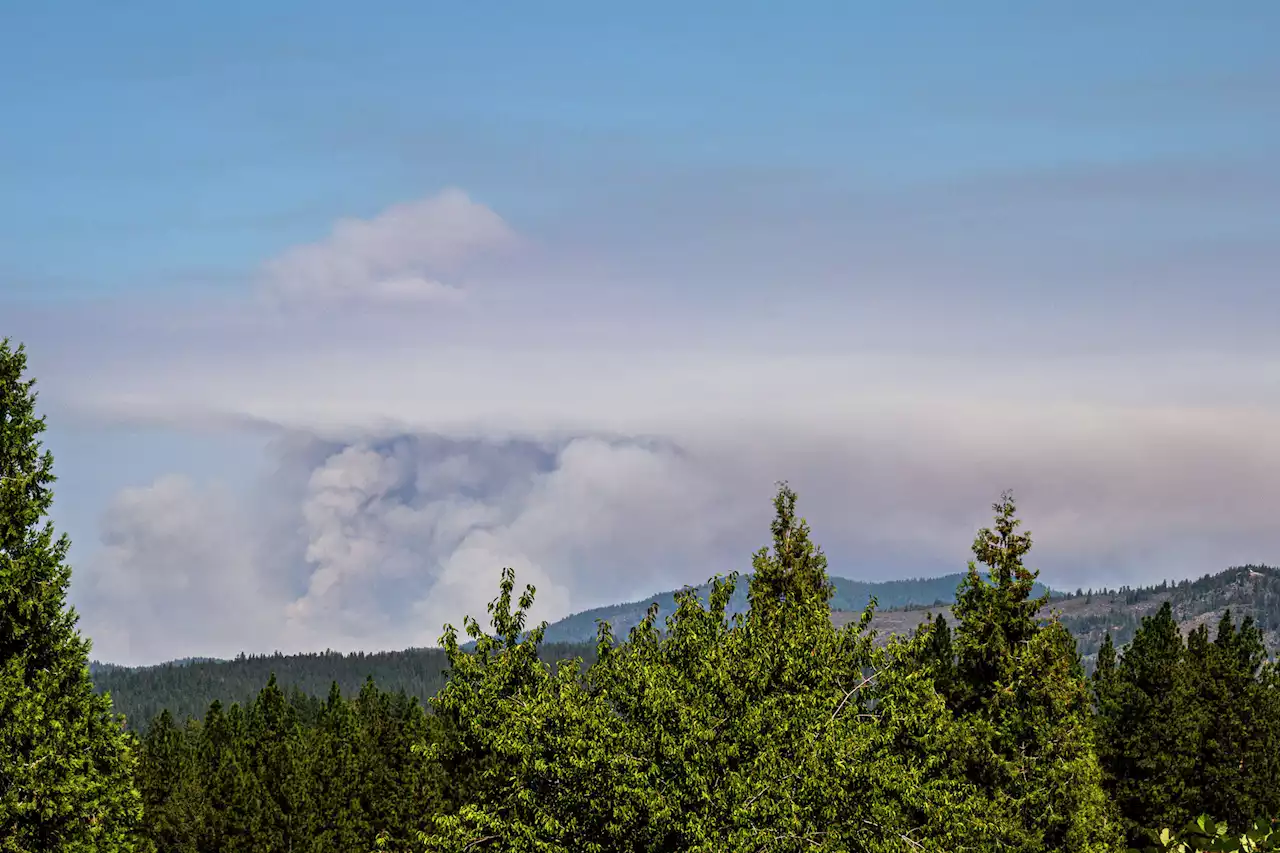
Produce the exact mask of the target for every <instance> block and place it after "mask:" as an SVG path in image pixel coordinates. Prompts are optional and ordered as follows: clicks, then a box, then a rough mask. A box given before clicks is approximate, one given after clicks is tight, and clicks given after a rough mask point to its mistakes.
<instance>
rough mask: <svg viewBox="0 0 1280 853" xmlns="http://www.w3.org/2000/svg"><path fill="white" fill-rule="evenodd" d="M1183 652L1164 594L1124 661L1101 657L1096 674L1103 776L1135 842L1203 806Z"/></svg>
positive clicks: (1179, 823)
mask: <svg viewBox="0 0 1280 853" xmlns="http://www.w3.org/2000/svg"><path fill="white" fill-rule="evenodd" d="M1112 657H1113V658H1114V652H1113V653H1112ZM1185 658H1186V649H1185V647H1184V644H1183V640H1182V634H1181V633H1180V631H1179V629H1178V623H1177V622H1176V621H1175V620H1174V618H1173V609H1172V607H1171V606H1170V605H1169V603H1168V602H1165V603H1164V605H1163V606H1162V607H1161V608H1160V610H1159V611H1158V612H1157V613H1156V614H1155V615H1154V616H1148V617H1145V618H1144V619H1143V620H1142V623H1141V624H1140V625H1139V627H1138V630H1137V632H1136V633H1135V634H1134V637H1133V641H1132V642H1131V643H1130V644H1129V646H1128V647H1127V648H1126V649H1125V653H1124V655H1123V657H1122V658H1121V659H1120V661H1119V663H1118V665H1114V664H1108V665H1106V666H1104V665H1103V664H1102V663H1101V661H1100V664H1099V670H1098V672H1097V673H1095V675H1094V689H1095V694H1096V695H1097V696H1098V697H1099V703H1098V709H1097V712H1098V730H1099V736H1100V740H1101V746H1100V749H1099V752H1100V754H1101V756H1102V760H1103V770H1104V779H1105V784H1106V786H1107V789H1108V790H1109V791H1110V793H1111V796H1112V798H1113V800H1114V802H1115V803H1116V805H1117V808H1118V809H1119V811H1120V814H1121V818H1122V821H1123V823H1124V827H1125V833H1126V835H1127V837H1128V841H1129V844H1130V845H1131V846H1139V845H1140V844H1144V843H1146V842H1147V841H1148V840H1149V839H1148V837H1147V834H1148V833H1149V832H1150V831H1151V830H1153V829H1156V828H1160V827H1167V826H1178V827H1180V826H1182V825H1183V824H1185V823H1186V822H1187V821H1188V820H1190V819H1191V818H1192V817H1194V816H1195V814H1197V813H1198V812H1196V811H1195V808H1196V805H1195V804H1196V803H1197V801H1198V797H1199V792H1198V791H1197V790H1196V786H1195V785H1194V782H1193V779H1192V773H1191V771H1192V767H1193V765H1194V760H1195V759H1194V756H1195V752H1196V740H1197V731H1196V725H1195V723H1194V720H1193V718H1192V713H1193V710H1192V701H1191V695H1190V692H1189V690H1190V687H1191V684H1190V682H1189V681H1188V679H1187V677H1186V673H1185V668H1184V661H1185ZM1108 669H1110V670H1111V672H1110V673H1108V672H1107V670H1108Z"/></svg>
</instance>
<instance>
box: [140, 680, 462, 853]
mask: <svg viewBox="0 0 1280 853" xmlns="http://www.w3.org/2000/svg"><path fill="white" fill-rule="evenodd" d="M439 736H440V734H439V727H438V725H437V724H436V723H434V722H433V721H431V720H430V719H429V718H428V717H427V715H426V713H425V712H424V709H423V708H422V706H421V705H420V704H419V703H418V702H416V701H415V700H413V699H411V698H409V697H406V696H405V695H404V694H400V693H396V694H393V693H387V692H383V691H380V690H378V689H377V688H375V687H374V686H373V684H372V683H371V682H369V683H366V684H365V686H364V687H363V688H362V689H361V691H360V694H359V695H358V696H357V697H356V698H354V699H350V700H348V699H345V698H343V696H342V693H341V691H340V690H339V689H338V687H337V685H336V684H334V685H333V686H332V687H331V689H330V692H329V696H328V698H327V700H325V701H324V702H320V703H317V702H315V701H314V700H312V699H310V697H305V696H302V695H301V694H293V695H286V694H285V692H284V691H283V690H281V689H280V688H279V685H278V684H277V683H276V682H275V680H274V679H272V680H269V681H268V683H267V685H266V687H265V688H263V689H262V690H261V691H260V692H259V693H258V695H257V696H256V697H255V698H254V700H253V702H252V703H250V704H249V705H248V706H247V707H242V706H240V705H238V704H236V705H232V706H230V708H226V709H224V707H223V705H222V704H221V703H220V702H216V701H215V702H214V703H213V704H212V705H211V706H210V707H209V710H208V713H207V714H206V715H205V719H204V721H203V723H196V722H191V723H189V724H188V725H186V726H184V727H178V726H176V725H175V724H174V722H173V717H172V715H170V714H168V713H163V714H161V715H160V716H159V717H157V718H156V719H155V720H154V721H153V722H152V724H151V726H150V727H149V728H148V730H147V732H146V735H145V736H144V738H143V740H142V747H141V760H140V762H139V769H138V783H139V787H140V788H141V790H142V793H143V797H144V800H145V805H146V809H145V812H144V816H143V822H142V827H141V836H142V838H143V839H144V840H145V842H146V843H145V844H144V846H145V847H146V848H147V849H150V850H154V851H156V853H221V851H227V852H228V853H230V851H243V850H254V851H263V853H275V851H279V853H289V851H293V853H304V851H309V853H329V851H335V850H352V851H368V850H372V849H373V848H374V846H375V844H376V843H377V841H378V839H379V838H382V839H383V840H384V842H385V843H387V844H390V845H391V847H390V848H388V849H407V848H408V846H409V845H410V844H412V843H413V842H414V840H415V839H416V837H417V835H418V833H420V832H421V831H422V830H423V829H425V828H426V826H427V817H426V816H425V815H424V814H423V812H424V811H425V812H426V813H427V814H434V813H437V812H440V811H443V810H444V809H445V808H446V806H445V805H444V803H445V792H444V789H445V788H446V786H447V785H448V784H449V781H448V780H447V779H446V778H445V777H444V776H443V774H442V773H441V772H440V768H439V767H436V766H431V765H428V764H427V763H426V762H424V761H422V760H421V758H420V757H418V756H415V755H414V754H413V746H414V745H415V744H419V743H422V742H423V741H431V740H434V739H436V738H438V737H439Z"/></svg>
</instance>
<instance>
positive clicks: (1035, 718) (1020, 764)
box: [951, 492, 1118, 853]
mask: <svg viewBox="0 0 1280 853" xmlns="http://www.w3.org/2000/svg"><path fill="white" fill-rule="evenodd" d="M992 508H993V509H994V510H995V512H996V522H995V529H994V530H992V529H988V528H984V529H982V530H980V531H979V532H978V535H977V537H976V539H975V540H974V543H973V553H974V556H975V557H976V561H975V562H970V563H969V572H968V576H967V577H966V579H965V580H964V581H963V582H962V584H961V586H960V590H959V593H958V595H957V600H956V606H955V609H954V612H955V615H956V617H957V619H958V620H959V625H958V626H957V629H956V631H955V638H954V647H955V653H956V668H955V687H954V690H953V691H952V699H951V702H952V705H953V707H954V708H955V710H956V712H957V715H958V719H959V721H960V722H961V723H963V724H966V725H968V726H969V727H970V732H971V737H972V744H971V750H970V757H969V759H968V761H967V775H968V776H969V778H970V779H971V780H972V781H974V782H975V783H976V784H977V785H979V786H980V788H981V789H983V790H985V791H987V792H989V794H990V796H991V797H992V799H993V803H994V805H995V808H996V809H997V811H998V813H1000V814H1003V815H1007V816H1009V817H1010V818H1011V819H1012V820H1013V821H1014V822H1015V829H1014V830H1013V831H1012V832H1011V833H1010V834H1009V835H1008V836H1007V837H1006V838H1004V839H1002V841H1001V842H1000V843H1004V844H1006V845H1008V846H1009V847H1011V848H1012V849H1018V850H1023V851H1028V853H1030V851H1081V853H1084V851H1096V850H1103V849H1110V848H1112V847H1113V846H1114V845H1115V844H1116V842H1117V841H1118V827H1117V826H1116V824H1115V822H1114V820H1113V817H1112V812H1111V809H1110V805H1109V803H1108V802H1107V799H1106V796H1105V794H1104V793H1103V789H1102V785H1101V776H1102V774H1101V770H1100V768H1099V765H1098V759H1097V755H1096V753H1095V751H1094V743H1093V740H1094V739H1093V727H1092V724H1091V719H1090V696H1089V691H1088V687H1087V685H1086V684H1085V681H1084V671H1083V668H1082V666H1081V664H1080V657H1079V654H1078V652H1077V650H1076V647H1075V641H1074V640H1073V639H1072V637H1071V635H1070V634H1069V633H1068V632H1067V630H1066V629H1065V628H1064V627H1063V626H1062V625H1061V624H1060V623H1058V622H1057V621H1056V620H1053V621H1050V622H1049V623H1048V624H1047V625H1043V624H1041V623H1040V621H1039V619H1038V618H1037V614H1038V612H1039V610H1040V608H1041V607H1042V606H1043V604H1044V603H1045V598H1043V597H1042V598H1034V599H1033V598H1032V597H1031V593H1032V591H1033V589H1034V586H1035V579H1036V572H1034V571H1032V570H1030V569H1028V568H1027V567H1026V566H1025V565H1024V563H1023V557H1024V556H1025V555H1026V554H1027V552H1028V551H1029V550H1030V548H1031V536H1030V535H1029V534H1026V533H1019V532H1018V527H1019V525H1020V522H1019V520H1018V518H1017V516H1016V506H1015V503H1014V500H1013V497H1012V496H1011V495H1010V494H1009V493H1007V492H1006V493H1005V494H1004V495H1002V496H1001V499H1000V501H999V502H998V503H996V504H994V505H993V507H992ZM978 563H982V564H983V565H985V566H987V567H988V569H989V576H990V581H989V582H988V581H986V580H984V578H983V576H982V573H981V572H979V570H978V568H977V564H978ZM993 846H998V844H993Z"/></svg>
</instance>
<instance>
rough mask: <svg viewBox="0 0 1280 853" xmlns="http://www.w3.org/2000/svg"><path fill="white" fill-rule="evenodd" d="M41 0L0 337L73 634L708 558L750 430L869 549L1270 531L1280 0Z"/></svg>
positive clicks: (1065, 560) (25, 18)
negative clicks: (18, 387)
mask: <svg viewBox="0 0 1280 853" xmlns="http://www.w3.org/2000/svg"><path fill="white" fill-rule="evenodd" d="M24 6H25V7H24V8H20V9H7V10H5V11H4V12H2V13H0V81H3V82H0V108H2V109H3V121H2V122H0V124H2V126H3V128H4V131H3V132H0V186H3V187H4V193H3V194H2V195H0V327H3V328H0V334H8V335H12V336H14V337H17V338H19V339H21V340H25V341H27V342H28V343H29V345H30V347H31V358H32V364H33V367H34V368H35V369H36V370H37V372H38V375H39V376H40V377H41V383H42V388H43V393H44V396H43V397H42V400H43V402H44V404H45V406H46V408H47V409H48V411H49V412H50V415H51V418H52V429H51V433H50V444H51V446H52V447H53V449H54V450H55V452H56V453H57V454H58V460H59V466H60V472H61V478H62V489H61V491H60V492H59V508H58V513H59V520H60V522H61V523H62V524H63V525H64V526H65V527H66V528H67V529H68V531H69V532H70V533H71V535H72V537H73V539H74V540H75V542H76V545H75V552H74V554H75V559H76V581H75V583H74V585H73V599H74V600H75V601H76V603H77V605H78V606H79V607H80V609H81V610H82V612H83V614H84V625H85V628H86V630H87V631H88V632H89V633H90V634H91V635H92V636H93V637H94V638H95V642H97V644H98V649H99V652H100V653H101V654H102V656H104V657H109V658H112V659H116V660H121V661H131V660H153V659H161V658H168V657H176V656H179V655H185V654H222V653H233V652H234V651H238V650H239V649H240V648H242V647H248V648H249V649H250V650H255V649H258V650H263V649H269V648H277V647H281V648H309V647H318V646H324V645H332V646H334V647H335V648H336V647H357V646H359V647H375V646H388V645H390V646H404V645H410V644H423V643H426V642H431V641H433V640H434V638H435V637H436V636H437V635H438V633H439V625H440V623H441V622H442V621H444V620H445V619H449V620H452V621H454V622H457V621H458V619H459V618H460V615H461V612H462V611H464V610H470V611H475V610H476V609H477V607H478V606H482V605H483V602H484V601H486V600H487V598H488V597H489V595H490V594H491V588H492V587H493V586H494V583H496V580H495V579H496V572H497V570H498V569H499V568H500V567H501V566H500V564H499V563H500V562H501V561H509V562H511V563H514V564H517V569H518V570H521V571H522V572H524V573H525V576H528V577H530V578H532V579H537V580H539V582H540V589H544V588H545V589H546V590H547V592H546V594H545V595H544V602H545V607H546V615H548V616H551V617H554V616H556V615H563V613H564V612H568V611H569V610H576V609H582V608H584V607H588V606H593V605H595V604H599V603H604V602H607V601H611V600H614V599H616V598H618V597H620V596H635V595H641V594H645V593H647V592H650V591H654V590H656V589H660V588H666V587H670V586H673V585H677V584H679V583H685V582H696V581H698V580H701V579H703V578H704V577H705V576H706V575H708V574H710V573H711V572H712V571H715V570H723V569H725V568H735V567H741V564H742V563H743V560H744V559H745V555H746V554H748V553H749V551H750V550H751V548H752V547H754V546H755V545H756V544H757V540H759V539H761V538H762V534H763V532H764V530H765V528H764V526H763V524H764V521H765V519H766V516H767V510H768V497H769V490H770V485H769V484H770V483H772V482H773V481H774V480H776V479H778V478H780V477H789V478H791V479H793V480H795V481H796V484H797V486H798V487H799V489H800V492H801V500H802V501H806V500H807V501H808V503H809V505H810V510H809V511H810V513H811V515H812V517H813V520H814V522H815V526H816V527H817V529H818V533H819V538H820V540H821V541H825V542H827V543H828V550H829V551H831V552H832V555H833V562H834V563H836V564H837V565H839V566H842V567H843V569H844V573H846V574H849V575H851V576H865V577H890V576H894V575H897V574H903V573H905V574H911V575H918V574H921V573H923V572H924V571H932V570H934V569H937V570H939V571H942V570H953V569H957V568H960V567H962V566H963V561H964V559H965V556H966V553H965V552H966V548H967V543H968V541H969V540H970V538H971V534H972V529H973V527H974V526H975V525H977V524H980V523H981V522H982V520H983V518H984V515H985V513H984V508H985V506H986V504H987V503H989V501H990V500H991V499H993V498H994V497H995V495H997V494H998V493H999V491H1000V489H1002V488H1004V487H1006V486H1013V487H1015V488H1018V489H1020V490H1022V492H1024V493H1025V495H1026V512H1027V514H1028V518H1029V522H1030V523H1031V525H1032V528H1033V530H1038V531H1043V532H1042V533H1041V534H1040V537H1039V541H1042V542H1043V546H1042V550H1041V551H1040V553H1041V554H1042V555H1043V556H1042V565H1043V567H1044V569H1045V572H1046V577H1047V578H1048V579H1049V580H1051V581H1053V580H1057V581H1059V582H1062V583H1065V584H1073V583H1075V582H1080V583H1082V584H1085V585H1087V584H1089V583H1093V584H1099V583H1104V582H1111V581H1115V582H1128V581H1140V580H1145V579H1154V578H1160V577H1165V576H1170V575H1172V576H1178V575H1185V574H1201V573H1203V572H1207V571H1216V570H1218V569H1220V568H1223V567H1225V566H1226V565H1227V564H1229V563H1231V562H1233V561H1244V560H1250V559H1252V560H1258V561H1263V560H1267V559H1269V558H1270V559H1272V560H1273V561H1274V560H1275V559H1278V558H1277V557H1276V556H1275V555H1276V550H1277V549H1278V548H1280V537H1277V536H1276V535H1275V534H1274V533H1273V532H1271V524H1270V521H1269V520H1267V519H1266V518H1265V517H1264V515H1265V514H1263V515H1258V514H1257V513H1258V512H1260V510H1257V508H1258V507H1262V506H1265V505H1267V502H1268V501H1271V500H1274V498H1275V497H1278V496H1280V495H1276V494H1273V490H1274V489H1275V488H1276V487H1274V486H1272V485H1269V484H1270V483H1272V482H1275V481H1276V478H1275V477H1273V476H1271V475H1272V474H1273V473H1280V472H1275V471H1273V470H1272V468H1271V467H1270V466H1271V465H1272V464H1273V462H1275V459H1274V457H1275V451H1274V450H1272V449H1270V448H1269V447H1268V446H1266V442H1265V438H1264V437H1265V436H1266V435H1268V434H1269V432H1270V430H1271V428H1272V425H1273V424H1272V418H1273V417H1274V416H1275V415H1276V411H1275V408H1274V407H1275V404H1276V403H1277V399H1276V379H1277V377H1278V376H1280V372H1277V368H1276V365H1277V364H1280V362H1277V361H1276V346H1275V345H1274V343H1273V342H1272V338H1273V319H1272V318H1274V316H1276V314H1277V311H1280V298H1278V297H1277V293H1278V292H1280V290H1278V289H1277V288H1276V287H1275V281H1276V279H1277V269H1278V268H1280V239H1278V238H1280V157H1278V156H1277V155H1276V153H1275V152H1277V151H1280V110H1276V109H1275V106H1274V105H1275V104H1276V103H1277V102H1280V60H1278V59H1277V56H1276V53H1275V50H1274V33H1276V32H1280V7H1277V6H1276V5H1275V4H1274V3H1266V2H1254V3H1248V2H1241V3H1236V4H1232V6H1231V10H1230V13H1229V14H1228V13H1227V12H1226V11H1224V10H1223V9H1221V8H1218V7H1213V6H1210V5H1206V4H1192V3H1173V2H1171V3H1164V4H1158V5H1157V4H1137V3H1134V4H1101V3H1084V4H1080V3H1076V4H1065V3H1044V4H1034V5H1032V4H1014V3H995V2H971V3H966V4H963V6H960V5H957V4H945V3H903V4H892V5H889V4H856V3H834V2H833V3H817V2H810V3H800V4H780V3H762V2H761V3H742V2H737V3H733V4H729V3H710V2H708V3H700V4H675V3H648V4H643V5H635V6H631V7H629V8H625V9H624V8H622V7H620V6H618V5H617V4H598V3H594V4H592V3H569V2H566V3H558V4H554V6H546V5H536V4H515V3H511V4H493V5H488V6H482V5H477V4H431V3H370V4H364V5H362V6H360V7H358V8H357V7H353V6H351V5H350V4H337V3H324V2H308V3H286V2H273V3H224V4H161V3H151V2H136V3H130V4H117V5H116V6H115V7H111V8H108V7H107V6H104V5H103V4H96V3H80V2H49V3H45V4H24ZM690 6H692V7H693V8H690ZM984 396H985V398H986V403H985V404H983V402H982V401H983V398H984ZM784 401H785V405H784ZM997 408H998V409H999V413H998V414H997V413H995V409H997ZM784 409H785V411H784ZM744 458H750V460H751V462H750V464H747V463H744V462H743V461H742V460H743V459H744ZM531 460H532V461H531ZM431 478H435V479H431ZM477 484H479V485H477ZM335 490H336V492H335ZM477 490H479V491H477ZM743 495H754V497H755V498H756V500H751V499H750V498H749V497H748V498H743V497H742V496H743ZM673 507H677V508H678V513H677V515H678V517H700V518H703V519H704V521H703V523H702V525H701V527H702V528H703V529H701V530H699V531H698V532H696V533H695V532H690V533H687V534H680V535H675V534H671V533H670V532H669V531H670V529H671V528H670V525H668V524H667V521H669V519H667V517H666V516H665V515H664V513H665V512H677V510H676V509H673ZM1135 507H1136V508H1135ZM1122 511H1123V512H1124V513H1127V514H1129V516H1130V517H1128V518H1126V519H1123V520H1119V519H1117V518H1116V516H1117V514H1119V513H1121V512H1122ZM694 513H699V514H700V515H694ZM1255 516H1256V517H1255ZM552 518H554V519H557V520H556V521H555V523H552V522H551V521H550V520H549V519H552ZM566 518H570V519H572V518H578V519H579V520H578V521H576V522H574V521H566V520H565V519H566ZM587 519H592V521H591V523H590V524H589V525H588V524H587ZM219 525H221V526H219ZM273 525H274V526H273ZM824 525H825V527H826V531H827V533H826V536H825V537H824V536H823V532H824ZM588 528H590V529H588ZM663 531H666V532H665V533H664V532H663ZM664 535H665V536H667V538H668V540H669V541H665V542H660V543H659V540H660V539H661V538H662V536H664ZM227 542H240V543H245V544H242V545H238V546H236V548H233V549H232V550H231V551H229V552H224V551H220V550H218V549H220V548H224V547H225V546H226V543H227ZM193 543H206V545H205V546H201V548H198V549H197V548H195V545H194V544H193ZM655 543H657V544H655ZM193 549H194V550H193ZM619 551H626V552H627V553H625V554H622V555H620V554H619ZM708 567H712V568H708ZM490 573H491V574H492V575H493V577H489V574H490ZM158 578H163V581H161V580H158ZM405 602H410V603H411V604H412V606H409V605H406V604H405ZM406 607H408V609H405V608H406ZM220 608H221V609H220ZM415 608H416V609H415ZM172 614H179V615H177V616H175V615H172ZM231 614H236V615H235V616H234V618H233V617H232V616H231ZM142 624H146V625H148V626H152V627H145V628H143V627H139V626H140V625H142ZM282 625H283V626H284V627H281V626H282ZM178 626H182V630H179V627H178Z"/></svg>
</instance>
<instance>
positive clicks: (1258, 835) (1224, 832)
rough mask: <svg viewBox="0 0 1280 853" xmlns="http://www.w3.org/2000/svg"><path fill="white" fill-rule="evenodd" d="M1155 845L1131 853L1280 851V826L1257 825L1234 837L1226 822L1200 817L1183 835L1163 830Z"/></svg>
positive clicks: (1251, 852) (1157, 834) (1264, 823)
mask: <svg viewBox="0 0 1280 853" xmlns="http://www.w3.org/2000/svg"><path fill="white" fill-rule="evenodd" d="M1155 836H1156V837H1155V839H1154V841H1155V843H1154V844H1151V845H1149V846H1147V847H1143V848H1141V849H1135V848H1131V849H1130V850H1129V851H1128V853H1263V851H1269V850H1278V849H1280V822H1278V821H1257V822H1255V823H1254V824H1253V825H1252V826H1250V827H1249V828H1248V829H1247V830H1246V831H1245V832H1243V833H1239V834H1233V833H1232V832H1231V831H1230V830H1229V829H1228V827H1227V824H1226V822H1225V821H1219V822H1215V821H1214V820H1212V819H1211V818H1209V816H1208V815H1200V816H1199V817H1197V818H1196V819H1195V820H1192V821H1191V822H1189V823H1188V824H1187V825H1186V826H1185V827H1183V829H1182V830H1181V831H1180V832H1177V833H1174V832H1172V831H1170V830H1169V829H1161V830H1160V831H1159V832H1158V833H1156V834H1155Z"/></svg>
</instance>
